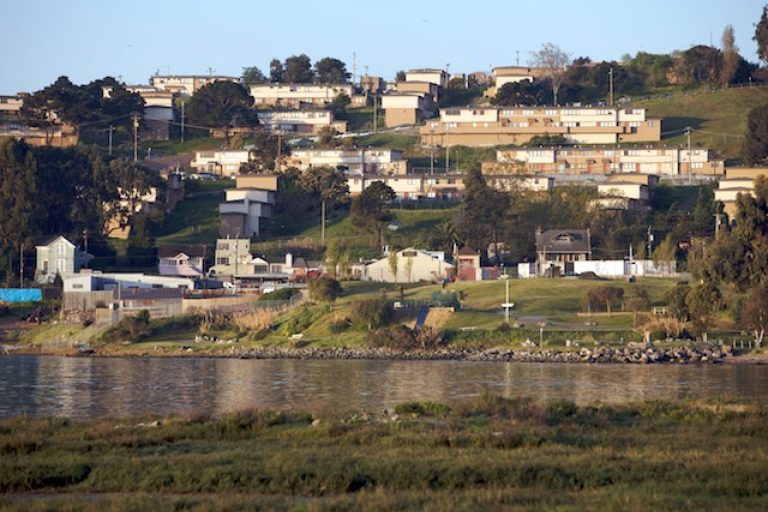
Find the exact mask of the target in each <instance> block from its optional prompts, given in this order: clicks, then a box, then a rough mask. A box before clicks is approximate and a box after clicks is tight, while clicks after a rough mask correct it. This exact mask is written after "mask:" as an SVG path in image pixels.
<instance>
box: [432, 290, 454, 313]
mask: <svg viewBox="0 0 768 512" xmlns="http://www.w3.org/2000/svg"><path fill="white" fill-rule="evenodd" d="M429 305H430V306H435V307H443V308H454V309H455V310H456V311H458V310H460V309H461V300H460V299H459V295H458V294H457V293H456V292H433V293H432V297H431V298H430V301H429Z"/></svg>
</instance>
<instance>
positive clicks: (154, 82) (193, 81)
mask: <svg viewBox="0 0 768 512" xmlns="http://www.w3.org/2000/svg"><path fill="white" fill-rule="evenodd" d="M217 81H226V82H239V81H240V79H239V78H237V77H234V76H225V75H155V76H153V77H151V78H150V79H149V85H151V86H152V87H154V88H155V89H159V90H161V91H167V92H172V93H175V94H181V95H182V96H192V95H193V94H195V93H196V92H197V90H198V89H200V88H201V87H203V86H204V85H208V84H212V83H213V82H217Z"/></svg>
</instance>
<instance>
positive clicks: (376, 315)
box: [352, 299, 394, 329]
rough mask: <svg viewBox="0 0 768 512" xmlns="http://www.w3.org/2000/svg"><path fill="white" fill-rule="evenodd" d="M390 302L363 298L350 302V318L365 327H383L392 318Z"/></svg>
mask: <svg viewBox="0 0 768 512" xmlns="http://www.w3.org/2000/svg"><path fill="white" fill-rule="evenodd" d="M393 314H394V309H393V308H392V303H391V302H389V301H387V300H385V299H365V300H361V301H358V302H355V303H353V304H352V318H354V319H355V323H356V324H357V325H358V326H360V327H363V328H366V329H376V328H380V327H384V326H385V325H387V324H388V323H389V322H390V321H391V320H392V315H393Z"/></svg>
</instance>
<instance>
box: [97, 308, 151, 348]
mask: <svg viewBox="0 0 768 512" xmlns="http://www.w3.org/2000/svg"><path fill="white" fill-rule="evenodd" d="M149 320H150V319H149V311H147V310H146V309H143V310H141V311H140V312H139V313H138V314H137V315H136V316H127V317H125V318H123V319H122V320H120V321H119V322H118V323H117V325H115V326H113V327H110V328H109V329H108V330H107V331H106V332H105V333H104V334H102V336H101V340H102V341H104V342H107V343H115V342H119V341H130V342H132V343H136V342H137V341H141V340H142V339H144V338H146V337H147V336H149V335H150V333H151V332H152V329H151V328H150V325H149V324H150V322H149Z"/></svg>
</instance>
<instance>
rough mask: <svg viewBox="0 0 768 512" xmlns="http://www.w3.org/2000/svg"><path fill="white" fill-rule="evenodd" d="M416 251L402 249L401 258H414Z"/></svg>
mask: <svg viewBox="0 0 768 512" xmlns="http://www.w3.org/2000/svg"><path fill="white" fill-rule="evenodd" d="M415 257H416V251H403V258H415Z"/></svg>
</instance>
